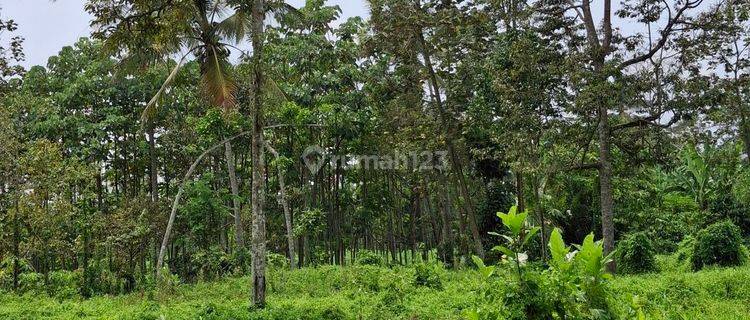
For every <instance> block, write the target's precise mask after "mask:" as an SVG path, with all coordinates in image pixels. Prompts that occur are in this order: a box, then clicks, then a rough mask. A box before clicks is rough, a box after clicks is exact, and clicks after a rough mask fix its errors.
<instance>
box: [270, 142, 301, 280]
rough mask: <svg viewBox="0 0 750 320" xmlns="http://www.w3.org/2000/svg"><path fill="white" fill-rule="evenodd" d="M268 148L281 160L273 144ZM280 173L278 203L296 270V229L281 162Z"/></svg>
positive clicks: (290, 259)
mask: <svg viewBox="0 0 750 320" xmlns="http://www.w3.org/2000/svg"><path fill="white" fill-rule="evenodd" d="M265 145H266V148H268V151H269V152H271V154H273V156H274V157H275V158H276V160H279V159H281V155H279V153H278V152H276V150H275V149H274V148H273V147H271V144H270V143H268V141H266V143H265ZM277 170H278V171H279V196H278V201H279V204H280V205H281V207H282V208H283V209H284V222H285V226H286V240H287V246H289V261H290V264H289V267H290V268H291V269H292V270H294V269H296V268H297V262H296V260H295V259H296V255H295V253H294V251H295V243H296V239H295V238H294V228H293V227H292V212H291V210H290V209H289V198H287V196H286V182H285V177H284V175H285V171H286V170H285V169H284V168H282V167H281V162H280V161H279V167H278V168H277Z"/></svg>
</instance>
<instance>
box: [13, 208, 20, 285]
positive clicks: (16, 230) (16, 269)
mask: <svg viewBox="0 0 750 320" xmlns="http://www.w3.org/2000/svg"><path fill="white" fill-rule="evenodd" d="M18 209H19V207H18V199H16V209H15V210H14V211H13V290H15V291H18V275H19V273H20V271H21V270H20V267H19V264H18V255H19V254H20V253H21V252H20V250H18V247H19V245H18V244H19V242H20V241H21V239H20V238H21V235H20V233H21V232H20V230H19V226H18Z"/></svg>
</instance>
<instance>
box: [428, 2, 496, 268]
mask: <svg viewBox="0 0 750 320" xmlns="http://www.w3.org/2000/svg"><path fill="white" fill-rule="evenodd" d="M416 5H417V9H418V10H420V11H421V10H422V9H421V6H420V5H419V1H416ZM417 36H418V37H419V41H420V46H421V53H422V57H423V58H424V61H425V67H426V68H427V74H428V76H429V83H430V87H431V89H430V92H431V94H432V100H433V101H434V102H435V105H436V106H437V108H438V111H439V116H440V122H441V127H442V128H443V130H444V133H445V135H446V147H447V148H448V156H449V157H450V165H451V171H452V172H453V174H454V175H455V178H456V179H457V180H456V182H458V186H459V190H458V191H459V193H460V195H461V198H462V199H463V200H464V204H465V206H466V207H465V209H466V213H467V217H468V220H469V229H471V235H472V238H473V240H474V250H475V252H476V254H477V255H478V256H479V257H481V258H484V247H483V246H482V240H481V238H480V236H479V228H478V227H477V218H476V213H475V212H474V204H473V202H472V199H471V197H470V196H469V191H468V188H467V187H466V179H465V178H464V174H463V168H462V165H461V159H460V157H459V156H458V154H457V151H456V146H455V133H454V130H453V126H452V125H451V124H452V123H453V121H451V120H450V117H449V115H448V112H447V111H446V109H445V105H444V104H443V99H442V97H441V96H440V87H439V85H438V81H437V75H436V74H435V68H434V66H433V64H432V58H431V55H430V53H429V52H428V50H427V43H426V41H425V39H424V35H423V34H422V30H421V29H420V30H419V31H418V35H417Z"/></svg>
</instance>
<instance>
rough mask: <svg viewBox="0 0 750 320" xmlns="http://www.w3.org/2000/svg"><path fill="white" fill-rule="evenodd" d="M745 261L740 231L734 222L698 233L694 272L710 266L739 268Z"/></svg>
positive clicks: (693, 258) (719, 223)
mask: <svg viewBox="0 0 750 320" xmlns="http://www.w3.org/2000/svg"><path fill="white" fill-rule="evenodd" d="M743 260H744V257H743V249H742V236H740V229H739V228H738V227H737V226H736V225H734V224H733V223H732V222H730V221H723V222H718V223H715V224H712V225H710V226H708V227H706V228H705V229H703V230H701V231H700V232H698V236H697V237H696V239H695V245H694V246H693V256H692V258H691V261H692V265H693V270H700V269H702V268H703V267H704V266H710V265H717V266H722V267H727V266H738V265H740V264H742V262H743Z"/></svg>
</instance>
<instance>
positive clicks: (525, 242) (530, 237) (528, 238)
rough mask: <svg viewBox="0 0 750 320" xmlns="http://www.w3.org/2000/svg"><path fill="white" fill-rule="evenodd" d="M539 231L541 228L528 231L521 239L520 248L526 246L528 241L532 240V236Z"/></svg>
mask: <svg viewBox="0 0 750 320" xmlns="http://www.w3.org/2000/svg"><path fill="white" fill-rule="evenodd" d="M539 230H541V228H539V227H533V228H531V229H529V233H527V234H526V236H525V237H524V239H523V244H522V246H526V244H527V243H528V242H529V240H531V239H532V238H534V236H535V235H536V234H537V233H538V232H539Z"/></svg>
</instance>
